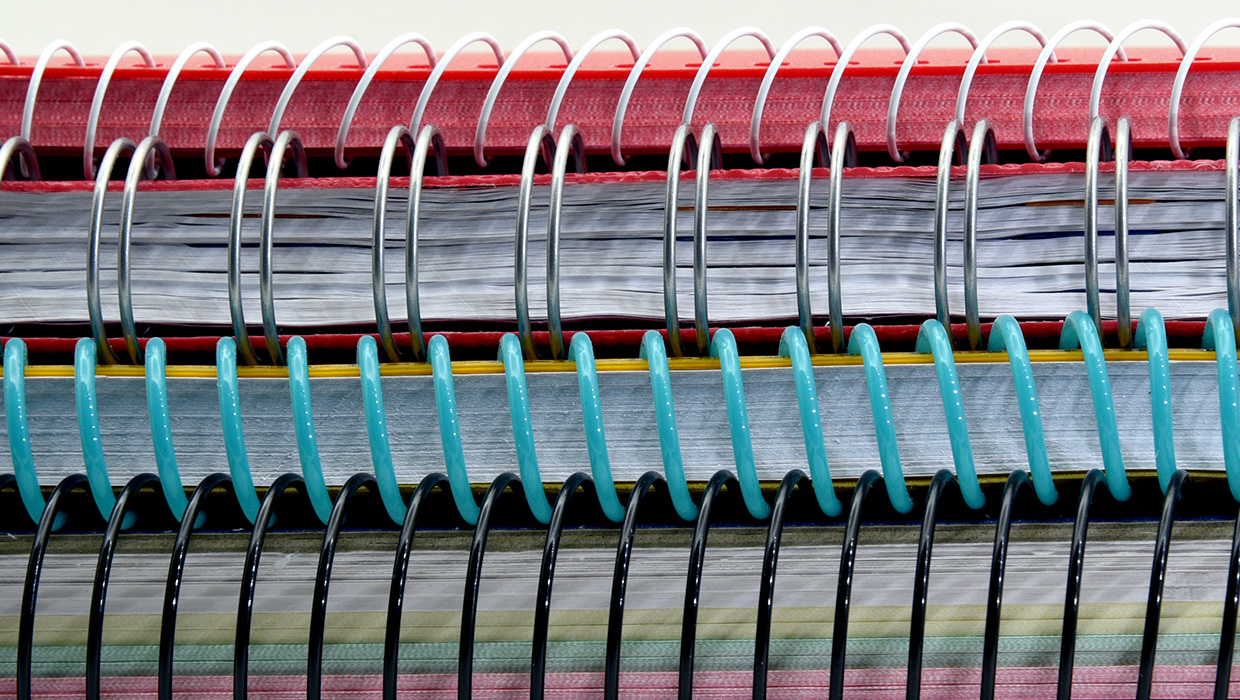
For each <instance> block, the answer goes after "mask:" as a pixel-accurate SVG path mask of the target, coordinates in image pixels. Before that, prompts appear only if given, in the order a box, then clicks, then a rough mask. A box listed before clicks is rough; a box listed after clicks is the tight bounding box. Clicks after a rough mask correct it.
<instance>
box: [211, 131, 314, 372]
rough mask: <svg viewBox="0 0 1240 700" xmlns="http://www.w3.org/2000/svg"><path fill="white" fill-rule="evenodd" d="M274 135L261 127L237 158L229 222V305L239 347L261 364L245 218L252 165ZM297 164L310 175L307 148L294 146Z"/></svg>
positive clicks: (251, 361) (248, 358)
mask: <svg viewBox="0 0 1240 700" xmlns="http://www.w3.org/2000/svg"><path fill="white" fill-rule="evenodd" d="M274 143H275V142H274V141H272V139H271V136H270V135H268V134H267V132H265V131H257V132H255V133H253V134H251V135H250V138H249V139H248V140H247V141H246V142H245V147H244V148H242V149H241V159H240V160H239V161H238V162H237V175H236V177H235V178H234V180H233V196H232V209H231V212H230V215H229V222H228V308H229V312H230V313H231V316H232V325H233V335H234V336H235V337H236V340H237V351H238V353H239V354H240V355H241V357H242V359H244V360H245V362H246V364H248V365H256V364H258V358H257V356H256V355H255V354H254V347H253V346H252V345H251V344H250V333H249V327H248V326H247V325H246V322H245V309H244V307H243V306H242V303H241V302H242V298H241V233H242V224H243V223H244V222H245V192H246V186H247V184H248V183H249V180H250V168H251V166H252V165H253V164H254V156H255V155H257V153H258V150H259V149H265V150H266V152H267V153H270V152H271V149H272V146H274ZM282 166H283V163H282V162H278V161H277V162H275V163H269V164H268V166H267V167H268V169H272V168H275V169H279V168H280V167H282ZM293 167H294V169H295V171H296V176H297V177H305V176H306V161H305V153H304V151H299V150H298V149H296V148H294V149H293Z"/></svg>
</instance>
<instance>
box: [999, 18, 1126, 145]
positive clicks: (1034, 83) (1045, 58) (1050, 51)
mask: <svg viewBox="0 0 1240 700" xmlns="http://www.w3.org/2000/svg"><path fill="white" fill-rule="evenodd" d="M1080 31H1091V32H1096V33H1098V34H1100V35H1102V38H1104V39H1106V40H1107V41H1108V42H1110V41H1111V40H1113V39H1114V38H1115V34H1114V33H1113V32H1112V31H1111V30H1110V29H1108V28H1107V26H1106V25H1105V24H1102V23H1100V22H1094V21H1092V20H1080V21H1077V22H1072V23H1069V24H1066V25H1064V26H1063V27H1062V28H1061V29H1060V30H1059V31H1057V32H1055V33H1054V34H1053V35H1051V38H1050V39H1048V40H1047V42H1046V45H1045V46H1043V47H1042V51H1041V53H1039V54H1038V58H1037V60H1035V61H1034V62H1033V70H1032V71H1030V72H1029V83H1028V84H1027V85H1026V86H1025V102H1024V109H1023V110H1022V112H1023V114H1022V116H1021V125H1022V127H1023V128H1024V132H1025V152H1026V153H1028V154H1029V159H1030V160H1032V161H1034V162H1037V163H1041V162H1042V161H1044V160H1046V158H1047V156H1049V155H1050V154H1051V152H1050V151H1049V150H1048V151H1045V152H1043V153H1039V152H1038V146H1037V144H1036V143H1035V142H1034V139H1033V101H1034V98H1035V97H1037V95H1038V83H1040V82H1041V81H1042V71H1043V70H1044V69H1045V68H1046V64H1047V63H1048V62H1050V63H1058V62H1059V61H1058V59H1057V58H1056V56H1055V48H1056V47H1057V46H1059V44H1060V43H1061V42H1063V40H1064V39H1066V38H1068V35H1070V34H1073V33H1075V32H1080ZM1115 58H1117V59H1119V60H1121V61H1127V60H1128V54H1126V53H1124V47H1122V46H1121V47H1119V50H1118V51H1116V53H1115Z"/></svg>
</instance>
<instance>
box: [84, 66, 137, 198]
mask: <svg viewBox="0 0 1240 700" xmlns="http://www.w3.org/2000/svg"><path fill="white" fill-rule="evenodd" d="M131 51H132V52H134V53H136V54H138V56H140V57H141V58H142V60H143V61H144V62H145V63H146V67H147V68H154V67H155V59H154V58H152V57H151V52H150V51H147V50H146V47H145V46H143V45H142V44H140V43H138V42H136V41H126V42H125V43H123V44H121V45H120V46H118V47H116V50H115V51H113V52H112V55H111V56H109V57H108V62H107V63H105V64H104V66H103V72H102V73H100V74H99V82H97V83H95V96H94V97H93V98H91V101H90V116H89V117H87V119H86V139H85V142H84V143H83V145H82V172H84V173H85V174H86V179H87V180H91V179H94V177H95V130H96V129H97V128H98V126H99V113H100V112H102V111H103V98H104V96H105V95H107V94H108V84H109V83H111V82H112V74H113V73H114V72H116V67H117V66H118V65H119V64H120V62H121V59H123V58H124V57H125V54H127V53H129V52H131Z"/></svg>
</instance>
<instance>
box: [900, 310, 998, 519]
mask: <svg viewBox="0 0 1240 700" xmlns="http://www.w3.org/2000/svg"><path fill="white" fill-rule="evenodd" d="M917 352H920V353H927V352H928V353H930V354H931V355H933V357H934V371H935V372H936V373H937V374H938V375H939V394H940V395H942V397H943V414H944V417H945V418H946V419H947V437H948V439H949V440H951V445H952V460H953V461H954V462H955V463H956V481H957V482H958V483H959V484H960V494H961V495H962V496H964V502H965V503H966V504H968V506H969V507H970V508H972V509H974V510H976V509H978V508H981V507H982V506H984V505H986V497H985V496H984V495H982V484H981V482H979V481H978V480H977V467H976V466H975V465H974V463H973V445H972V444H971V443H970V442H969V423H968V421H966V420H965V417H964V399H963V397H962V396H961V395H960V380H959V378H958V377H957V376H956V357H955V355H954V354H953V352H952V343H951V340H950V339H949V338H948V337H947V329H945V328H943V324H941V323H939V322H938V320H936V319H930V320H929V321H926V322H924V323H922V324H921V330H919V331H917Z"/></svg>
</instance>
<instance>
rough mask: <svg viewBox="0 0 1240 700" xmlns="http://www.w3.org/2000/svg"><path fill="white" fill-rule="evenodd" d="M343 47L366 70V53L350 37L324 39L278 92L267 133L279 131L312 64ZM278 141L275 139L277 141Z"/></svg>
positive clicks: (273, 133)
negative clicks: (295, 93) (278, 95)
mask: <svg viewBox="0 0 1240 700" xmlns="http://www.w3.org/2000/svg"><path fill="white" fill-rule="evenodd" d="M339 46H343V47H345V48H347V49H349V50H350V51H352V52H353V55H354V56H355V57H356V58H357V63H358V67H359V68H363V69H364V68H366V67H367V62H366V52H365V51H363V50H362V47H361V46H359V45H358V43H357V42H356V41H354V40H353V39H352V38H351V37H347V36H333V37H330V38H328V39H324V40H323V41H321V42H320V43H319V45H318V46H316V47H314V48H313V49H311V50H310V53H308V54H306V57H305V58H303V59H301V63H300V64H298V65H297V70H295V71H293V74H292V75H291V76H289V79H288V82H286V83H285V84H284V90H282V91H281V92H280V99H279V100H277V101H276V107H275V109H273V110H272V111H271V125H270V126H268V127H267V133H268V134H272V135H275V134H276V133H277V132H279V131H280V122H281V121H282V120H283V119H284V110H286V109H288V103H289V102H290V101H291V100H292V99H293V93H294V92H296V91H297V86H298V85H300V84H301V80H302V78H304V77H306V73H308V72H309V71H310V69H311V68H312V67H313V66H314V64H315V63H316V62H317V61H318V60H319V59H320V58H322V57H323V54H325V53H327V52H328V51H331V50H332V49H334V48H337V47H339ZM278 140H279V139H277V141H278Z"/></svg>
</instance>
